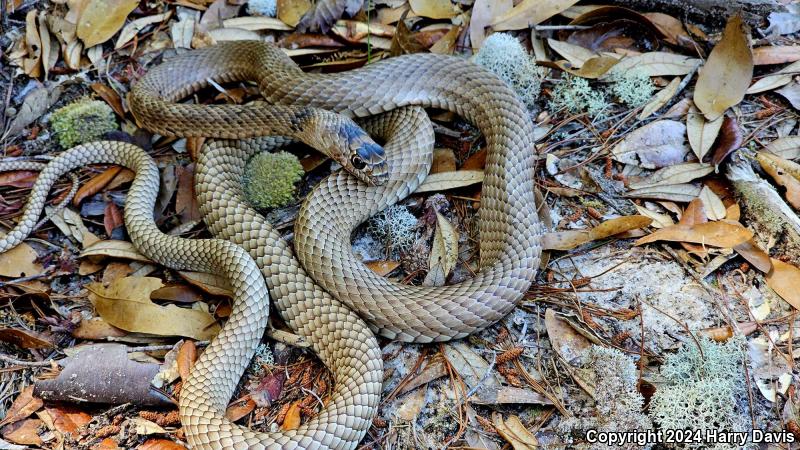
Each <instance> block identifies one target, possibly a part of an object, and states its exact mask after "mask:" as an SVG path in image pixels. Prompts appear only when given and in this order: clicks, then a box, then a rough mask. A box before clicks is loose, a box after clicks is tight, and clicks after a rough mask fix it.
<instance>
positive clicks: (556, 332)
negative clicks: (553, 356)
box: [544, 309, 592, 362]
mask: <svg viewBox="0 0 800 450" xmlns="http://www.w3.org/2000/svg"><path fill="white" fill-rule="evenodd" d="M544 326H545V329H547V336H548V337H549V338H550V342H551V345H552V346H553V350H555V351H556V353H558V355H559V356H561V358H563V359H564V361H567V362H571V361H575V360H576V359H577V358H579V357H581V356H582V355H583V353H584V352H585V351H586V350H588V349H589V347H591V346H592V343H591V342H590V341H589V339H587V338H586V337H585V336H584V335H582V334H581V333H578V332H577V331H576V330H575V328H573V327H572V325H570V324H569V322H567V321H566V320H564V319H563V318H561V317H560V316H559V315H557V314H556V312H555V311H554V310H552V309H548V310H547V311H545V313H544Z"/></svg>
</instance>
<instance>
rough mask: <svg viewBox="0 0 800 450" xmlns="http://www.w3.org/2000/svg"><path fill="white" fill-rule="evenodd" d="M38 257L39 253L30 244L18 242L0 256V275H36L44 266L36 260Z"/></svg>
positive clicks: (16, 276) (11, 276) (13, 276)
mask: <svg viewBox="0 0 800 450" xmlns="http://www.w3.org/2000/svg"><path fill="white" fill-rule="evenodd" d="M38 258H39V255H38V254H37V253H36V251H35V250H34V249H33V248H32V247H31V246H30V245H28V244H26V243H24V242H20V243H19V245H17V246H16V247H14V248H12V249H11V250H9V251H7V252H5V253H3V256H2V257H0V276H2V277H10V278H18V277H28V276H32V275H38V274H40V273H42V272H43V271H44V267H42V265H41V264H40V263H38V262H36V260H37V259H38Z"/></svg>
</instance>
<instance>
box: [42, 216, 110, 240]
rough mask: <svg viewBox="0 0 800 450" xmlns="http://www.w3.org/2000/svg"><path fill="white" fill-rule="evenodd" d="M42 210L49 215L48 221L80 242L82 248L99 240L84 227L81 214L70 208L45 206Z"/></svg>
mask: <svg viewBox="0 0 800 450" xmlns="http://www.w3.org/2000/svg"><path fill="white" fill-rule="evenodd" d="M44 211H45V213H46V214H47V216H48V217H50V221H52V222H53V224H54V225H55V226H56V227H58V229H59V230H61V232H62V233H64V235H65V236H67V237H70V238H73V239H75V240H76V241H78V242H80V243H81V245H82V246H83V248H86V247H88V246H90V245H92V244H94V243H95V242H98V241H99V240H100V238H98V237H97V236H96V235H95V234H94V233H92V232H91V231H89V229H88V228H86V224H84V223H83V218H81V215H80V214H78V213H77V212H76V211H74V210H72V209H71V208H62V209H60V210H55V209H54V208H53V207H50V206H47V207H45V208H44Z"/></svg>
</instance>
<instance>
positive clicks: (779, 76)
mask: <svg viewBox="0 0 800 450" xmlns="http://www.w3.org/2000/svg"><path fill="white" fill-rule="evenodd" d="M798 72H800V61H796V62H793V63H792V64H789V65H788V66H786V67H784V68H783V69H781V70H779V71H777V72H775V73H774V74H772V75H767V76H765V77H763V78H761V79H760V80H758V81H756V82H755V83H753V85H752V86H750V87H749V88H748V89H747V92H746V93H747V94H758V93H759V92H764V91H771V90H773V89H777V88H779V87H781V86H784V85H786V84H789V83H790V82H791V81H792V76H793V75H795V74H797V73H798Z"/></svg>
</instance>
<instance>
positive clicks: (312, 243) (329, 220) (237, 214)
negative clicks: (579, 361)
mask: <svg viewBox="0 0 800 450" xmlns="http://www.w3.org/2000/svg"><path fill="white" fill-rule="evenodd" d="M209 79H211V80H214V81H216V82H228V81H238V80H257V81H258V82H259V86H260V88H261V91H262V94H263V95H264V97H265V98H266V99H267V101H269V102H271V103H276V104H292V105H301V106H313V107H321V108H325V109H329V110H333V111H336V112H339V113H342V114H345V115H348V116H358V117H364V116H369V115H374V114H378V113H381V112H385V111H392V110H396V109H397V108H400V107H403V106H409V105H419V106H425V107H437V108H443V109H447V110H450V111H454V112H456V113H457V114H459V115H461V116H462V117H464V118H466V119H467V120H469V121H471V122H472V123H474V124H475V125H477V126H478V128H479V129H480V130H481V131H482V132H483V134H484V136H485V137H486V141H487V148H488V154H487V163H486V169H485V179H484V184H483V190H482V196H481V208H480V213H479V214H480V227H481V228H480V231H481V267H482V268H481V271H480V272H479V274H478V275H477V276H476V277H474V278H473V279H470V280H467V281H466V282H463V283H460V284H458V285H453V286H445V287H441V288H428V287H414V286H404V285H397V284H392V283H390V282H388V281H387V280H385V279H383V278H381V277H377V276H375V275H374V274H373V273H372V272H371V271H369V270H368V269H366V268H365V267H364V266H363V265H361V264H360V263H358V262H357V261H355V260H354V257H353V255H352V254H351V251H350V247H349V237H350V231H351V230H352V228H353V226H355V225H357V224H358V223H359V222H361V221H363V220H364V219H365V218H366V217H368V216H369V215H370V214H371V213H374V212H375V211H377V210H380V209H382V208H383V207H385V206H386V205H387V204H390V203H393V202H394V201H396V200H397V199H399V198H402V197H403V196H405V195H408V193H409V192H411V191H413V189H414V188H415V187H416V185H417V184H418V183H419V182H420V181H421V179H422V178H424V173H422V174H420V172H419V170H422V171H423V172H425V171H427V167H428V164H429V156H428V159H427V160H425V159H424V158H423V161H425V162H423V163H422V164H421V165H420V164H419V163H411V162H408V163H405V162H404V161H411V160H410V159H408V160H406V159H405V158H406V156H404V155H405V154H406V153H405V152H406V151H407V150H408V148H404V147H400V146H404V145H408V146H410V147H412V148H414V149H416V150H415V151H416V152H417V153H419V152H420V151H423V150H425V151H430V145H431V142H432V134H431V131H430V128H429V125H427V122H426V119H424V118H423V117H421V113H420V112H419V111H418V110H410V111H403V110H397V112H391V113H389V115H388V116H387V117H382V118H377V119H375V120H373V121H372V124H371V125H369V124H368V127H370V128H371V129H372V131H374V132H377V133H378V134H384V137H385V138H387V139H388V142H387V144H386V151H387V154H388V155H389V170H390V174H389V182H388V183H386V184H385V185H382V186H367V185H365V184H363V183H358V182H356V181H355V179H354V178H353V177H351V176H349V175H346V174H343V173H337V174H333V175H331V176H330V177H329V178H327V179H326V180H324V181H323V182H322V183H321V185H320V187H319V189H318V190H317V191H315V193H313V194H312V195H310V198H309V199H308V201H307V203H306V204H304V207H303V210H302V214H301V216H300V217H298V220H297V222H296V226H295V232H296V233H295V234H296V236H295V241H296V243H295V246H296V251H297V254H298V257H299V258H300V259H301V261H302V262H303V267H305V270H306V271H308V273H309V274H310V275H311V276H312V277H313V278H314V280H316V282H317V283H319V285H322V286H324V288H325V289H326V290H328V291H330V292H331V293H333V294H334V295H335V296H340V297H339V298H340V300H341V301H342V302H344V303H345V304H347V305H348V306H349V307H351V308H353V309H354V310H356V311H358V313H359V314H360V315H361V316H362V317H363V318H364V319H366V320H367V321H368V322H369V323H370V326H372V328H373V329H374V330H376V331H377V332H379V333H380V334H382V335H384V336H387V337H390V338H395V339H400V340H404V341H410V342H430V341H442V340H447V339H453V338H459V337H463V336H466V335H468V334H470V333H472V332H474V331H477V330H479V329H481V328H483V327H486V326H487V325H489V324H491V323H493V322H494V321H496V320H498V319H500V318H502V317H503V316H504V315H505V314H507V313H508V312H509V311H510V310H511V309H512V308H513V307H514V306H515V304H516V303H517V302H518V301H519V299H520V298H522V296H523V295H524V293H525V292H526V291H527V289H528V287H529V286H530V284H531V282H532V280H533V279H534V276H535V272H536V268H537V265H538V261H539V254H540V251H541V247H540V241H541V233H542V230H541V226H540V224H539V221H538V218H537V215H536V210H535V206H534V194H533V160H534V148H533V138H532V136H533V130H532V124H531V122H530V119H529V118H528V116H527V113H526V112H525V110H524V109H523V107H522V106H521V104H520V102H519V101H518V100H517V99H516V97H515V96H514V94H513V93H512V92H511V91H510V90H509V89H508V88H507V87H506V86H505V85H504V84H503V83H502V82H501V81H499V80H498V79H497V78H496V77H495V76H494V75H492V74H490V73H488V72H487V71H485V70H483V69H481V68H479V67H477V66H475V65H473V64H471V63H469V62H466V61H464V60H462V59H459V58H455V57H443V56H437V55H429V54H416V55H408V56H402V57H397V58H391V59H388V60H384V61H380V62H378V63H375V64H370V65H368V66H366V67H364V68H361V69H357V70H353V71H350V72H345V73H342V74H336V75H316V74H305V73H303V72H302V71H301V70H300V69H299V68H297V66H295V65H294V64H293V63H292V62H291V60H289V58H288V57H286V56H285V55H284V54H283V53H282V52H281V51H280V50H278V49H275V48H273V47H270V46H268V45H266V44H263V43H258V42H235V43H226V44H221V45H218V46H216V47H211V48H208V49H202V50H198V51H193V52H190V53H188V54H186V55H184V56H180V57H177V58H174V59H172V60H170V61H168V62H167V63H165V64H163V65H161V66H158V67H156V68H153V69H152V70H150V71H149V72H148V74H147V75H146V76H145V77H144V78H143V79H142V80H141V81H140V82H139V83H138V84H137V85H136V86H135V88H134V92H133V95H132V98H131V106H132V108H133V111H134V114H135V116H136V117H137V119H138V120H139V121H140V123H141V125H143V126H144V127H146V128H148V129H151V130H153V131H156V132H158V133H161V134H169V135H182V136H210V137H223V138H244V137H249V136H255V135H259V134H263V130H264V129H270V130H274V126H273V125H274V124H273V122H274V121H276V120H279V119H278V118H277V116H276V113H275V112H274V111H275V109H270V107H267V106H264V105H259V104H254V105H245V106H238V105H207V106H203V105H190V104H176V103H173V102H174V101H176V100H178V99H180V98H182V97H184V96H186V95H188V94H189V93H190V92H192V91H194V90H196V89H198V88H201V87H203V86H205V85H207V84H208V81H207V80H209ZM278 110H280V108H278ZM301 111H303V112H302V113H301V114H300V116H305V114H306V112H305V111H306V110H305V109H302V108H301ZM294 114H295V115H296V114H297V113H296V112H295V113H294ZM410 126H422V127H423V129H424V130H425V131H424V132H423V133H422V134H421V135H420V134H417V129H415V128H409V127H410ZM425 127H427V128H425ZM299 138H300V139H303V136H300V137H299ZM395 138H396V141H393V139H395ZM309 140H313V139H309ZM278 141H281V139H257V140H244V141H217V142H213V143H211V144H210V145H208V146H207V147H206V148H205V149H204V154H203V157H202V158H201V161H199V164H198V173H197V181H198V192H199V195H200V198H201V201H202V204H203V211H204V213H205V214H206V220H207V223H208V225H209V228H210V229H211V230H212V232H213V233H215V235H217V236H219V237H224V238H227V239H231V240H232V241H233V242H236V243H237V244H240V245H241V246H242V247H239V246H237V245H233V244H231V243H229V242H227V241H222V240H217V239H213V240H186V239H180V238H176V237H172V236H167V235H164V234H162V233H160V232H159V231H158V230H157V228H156V227H155V225H154V224H153V223H152V206H153V202H154V200H155V196H156V194H157V192H156V191H157V186H158V183H157V177H158V173H157V171H156V170H155V166H154V165H153V164H152V161H149V157H147V155H146V154H145V153H144V152H143V151H142V150H140V149H138V148H137V147H134V146H131V145H129V144H123V143H109V142H103V143H95V144H89V145H87V146H82V147H77V148H75V149H72V150H69V151H67V152H65V153H64V154H62V155H61V156H60V157H59V158H58V159H56V160H54V161H53V162H52V163H51V164H50V165H49V167H48V168H47V169H45V171H44V172H42V175H41V176H40V178H39V180H37V186H36V187H34V193H39V194H37V195H32V199H31V201H30V203H29V204H28V206H27V207H26V210H25V214H24V215H23V219H22V220H21V221H20V223H19V225H18V227H17V228H15V230H13V231H12V232H11V233H10V234H9V236H8V237H6V241H5V242H2V241H0V251H3V250H5V249H7V248H9V247H10V246H13V245H15V244H14V243H13V241H16V242H18V241H19V240H21V239H22V237H23V236H24V235H25V229H24V228H25V226H27V227H30V226H32V224H33V223H35V219H36V218H37V217H38V215H39V211H40V210H41V207H42V205H43V202H44V194H41V190H42V187H46V188H45V189H44V190H45V192H46V190H47V189H49V184H48V183H50V184H51V183H52V182H53V181H54V179H55V177H57V176H58V175H59V174H60V173H63V172H65V171H66V170H69V169H71V168H74V167H78V166H80V165H83V164H88V163H95V162H107V163H119V164H123V165H126V166H129V167H131V168H132V169H134V170H135V171H136V172H137V178H136V180H135V181H134V185H133V186H132V187H131V192H130V194H129V200H128V202H129V203H128V205H126V208H125V213H126V215H125V219H126V225H127V228H128V231H129V233H130V235H131V240H132V241H133V242H134V244H135V245H136V246H137V248H139V249H140V250H141V251H142V252H143V253H144V254H146V255H148V256H150V257H151V258H152V259H154V260H157V261H159V262H161V263H164V264H165V265H167V266H169V267H173V268H186V269H193V270H207V271H213V272H216V273H223V274H225V275H226V276H228V277H229V278H230V279H231V284H232V287H233V289H234V292H235V294H236V298H237V301H236V303H235V308H234V311H233V313H232V315H231V317H230V319H229V320H228V322H227V323H226V325H225V327H224V328H223V330H222V332H221V333H220V335H219V336H218V337H217V338H216V339H215V340H214V342H213V343H212V344H211V345H210V346H209V347H208V349H206V351H205V352H204V353H203V355H202V356H201V358H200V359H199V360H198V363H197V364H196V366H195V367H194V369H193V371H192V375H191V376H190V377H189V379H188V380H187V381H186V382H185V383H184V387H183V390H182V393H181V403H180V410H181V418H182V422H183V425H184V427H185V429H186V436H187V440H188V441H189V442H190V444H191V445H192V448H195V449H203V450H205V449H244V448H252V449H264V448H337V449H338V448H354V447H355V446H356V445H357V444H358V442H359V441H360V439H361V438H362V437H363V436H364V434H365V433H366V431H367V429H368V427H369V425H370V423H371V420H372V417H373V415H374V413H375V408H376V405H377V403H378V400H379V397H380V392H381V380H382V373H381V372H382V361H381V354H380V349H379V348H378V346H377V342H376V341H375V338H374V337H373V336H372V333H371V332H370V330H369V328H367V327H366V325H365V324H364V322H362V321H361V319H359V317H358V316H357V315H356V314H354V313H353V312H352V311H351V310H350V308H347V307H345V306H344V305H342V303H340V302H339V301H337V300H336V299H335V298H333V297H331V296H330V295H328V294H327V292H326V290H323V289H322V288H320V287H319V286H317V284H315V283H314V282H313V281H312V280H311V279H310V278H308V277H307V276H306V275H305V271H304V270H303V267H301V266H300V265H299V264H298V263H297V262H296V261H295V260H294V259H293V257H292V252H291V249H290V248H289V246H288V245H287V244H286V243H285V242H284V241H283V240H282V239H281V238H280V235H279V234H278V233H277V232H275V231H274V230H272V229H271V228H270V227H269V226H268V224H267V223H266V222H265V221H263V219H259V217H260V216H258V215H257V214H256V213H255V212H253V211H252V210H250V209H249V208H248V207H246V206H245V205H243V204H242V203H241V199H240V197H239V196H240V189H239V188H238V187H237V186H238V184H239V182H240V176H239V175H238V174H240V173H241V170H242V169H241V168H242V167H243V164H244V162H245V161H246V159H247V157H248V156H250V155H252V154H254V153H255V152H256V151H259V150H260V148H261V147H264V146H269V145H271V144H272V143H274V142H278ZM393 142H396V143H393ZM310 143H316V144H319V145H322V146H323V147H325V146H326V145H331V143H330V142H326V141H324V140H323V141H322V142H310ZM323 150H324V149H323ZM419 156H420V155H416V156H415V157H417V158H419ZM340 162H342V163H343V164H344V165H345V166H347V165H348V162H349V159H347V158H345V159H343V160H341V161H340ZM12 164H14V163H0V169H2V170H9V168H15V167H12ZM406 164H407V165H406ZM414 170H417V172H415V173H412V172H413V171H414ZM154 179H155V181H154ZM40 185H41V186H40ZM36 208H38V209H36ZM337 208H341V209H337ZM134 211H135V212H134ZM29 216H33V219H29ZM31 221H33V222H31ZM322 225H324V227H322ZM321 228H324V229H325V232H324V233H323V234H321V235H315V234H313V233H314V232H317V231H319V230H320V229H321ZM330 231H332V232H333V234H332V235H331V234H327V233H328V232H330ZM9 243H10V244H9ZM243 248H244V249H246V250H247V251H248V252H249V253H250V255H251V256H252V257H253V258H255V259H256V261H257V262H258V266H260V267H261V270H262V272H263V274H264V277H265V278H266V280H267V282H266V285H267V286H268V287H269V291H270V294H271V296H272V298H273V300H274V301H275V302H276V306H277V309H278V311H279V313H280V314H281V316H282V317H283V318H284V320H285V321H286V322H287V324H288V325H289V326H290V327H291V328H292V329H293V330H295V332H296V333H298V334H300V335H302V336H304V337H306V338H307V339H308V340H309V341H310V342H311V344H312V348H313V349H314V351H316V352H317V353H318V355H319V356H320V358H321V360H322V361H323V362H324V363H325V364H326V366H327V367H328V368H330V369H331V370H332V372H333V373H334V376H335V380H336V386H335V388H334V393H333V395H332V397H331V399H330V400H329V402H328V403H327V405H326V406H325V408H324V409H323V411H322V412H321V413H320V414H319V415H318V416H316V417H315V418H313V419H311V420H309V421H308V422H307V423H305V424H303V426H301V427H300V428H299V429H297V430H292V431H288V432H283V433H256V432H253V431H250V430H247V429H246V428H243V427H240V426H238V425H235V424H232V423H230V422H229V421H227V420H226V419H225V418H224V411H225V407H226V405H227V402H228V401H229V399H230V396H231V395H232V394H233V391H234V390H235V388H236V384H237V382H238V380H239V377H240V376H241V374H242V372H243V371H244V369H245V368H246V367H247V364H248V363H249V360H250V358H251V357H252V355H253V352H254V349H255V347H256V346H257V345H258V343H259V341H260V338H261V334H262V333H263V329H264V327H265V325H266V310H267V298H266V293H265V289H264V281H263V279H262V277H261V275H260V274H259V273H258V267H257V266H256V265H254V264H253V262H252V260H251V259H250V258H249V257H248V256H247V253H245V251H244V250H243Z"/></svg>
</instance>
